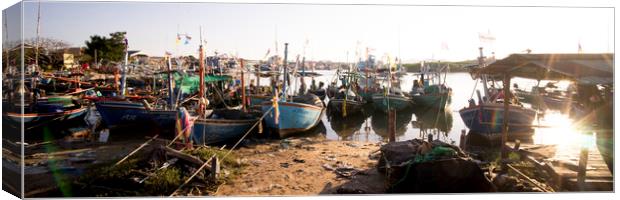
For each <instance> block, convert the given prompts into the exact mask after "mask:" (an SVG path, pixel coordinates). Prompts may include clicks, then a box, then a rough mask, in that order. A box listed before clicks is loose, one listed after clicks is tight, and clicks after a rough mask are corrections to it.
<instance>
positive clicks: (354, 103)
mask: <svg viewBox="0 0 620 200" xmlns="http://www.w3.org/2000/svg"><path fill="white" fill-rule="evenodd" d="M365 104H366V101H364V99H363V98H362V97H360V96H357V95H356V94H355V93H353V91H351V90H347V94H346V96H345V94H344V89H343V91H342V93H337V94H336V95H335V96H334V98H330V99H329V103H328V104H327V108H328V109H329V110H330V111H329V112H330V114H334V113H336V114H339V115H340V116H343V117H344V113H345V112H346V114H347V115H358V114H362V112H363V111H364V105H365Z"/></svg>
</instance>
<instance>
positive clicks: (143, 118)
mask: <svg viewBox="0 0 620 200" xmlns="http://www.w3.org/2000/svg"><path fill="white" fill-rule="evenodd" d="M95 106H96V108H97V111H98V112H99V114H100V115H101V119H102V120H103V122H104V123H105V125H107V126H108V127H110V128H120V127H129V126H132V127H139V126H144V125H157V126H159V127H160V128H162V130H173V129H172V128H173V127H174V122H175V120H176V113H177V111H176V110H164V109H152V110H149V109H148V108H147V106H145V105H144V104H143V103H138V102H129V101H99V102H96V103H95Z"/></svg>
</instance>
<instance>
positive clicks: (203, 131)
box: [191, 119, 258, 145]
mask: <svg viewBox="0 0 620 200" xmlns="http://www.w3.org/2000/svg"><path fill="white" fill-rule="evenodd" d="M257 121H258V119H247V120H242V119H241V120H234V119H198V120H196V121H195V122H194V126H193V128H192V136H191V137H192V140H193V141H194V144H199V145H209V144H217V143H223V142H227V141H233V140H238V139H240V138H241V137H242V136H243V134H245V133H246V132H247V131H248V130H250V128H252V126H253V125H254V124H255V123H256V122H257Z"/></svg>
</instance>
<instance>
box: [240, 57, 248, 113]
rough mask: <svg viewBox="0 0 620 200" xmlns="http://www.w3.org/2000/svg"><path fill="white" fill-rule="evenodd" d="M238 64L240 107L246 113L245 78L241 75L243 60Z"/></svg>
mask: <svg viewBox="0 0 620 200" xmlns="http://www.w3.org/2000/svg"><path fill="white" fill-rule="evenodd" d="M239 64H240V65H241V106H242V108H243V111H244V112H245V111H246V107H247V105H246V98H245V77H244V74H243V58H241V59H240V60H239Z"/></svg>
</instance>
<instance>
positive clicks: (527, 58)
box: [474, 53, 614, 84]
mask: <svg viewBox="0 0 620 200" xmlns="http://www.w3.org/2000/svg"><path fill="white" fill-rule="evenodd" d="M613 59H614V55H613V54H611V53H605V54H512V55H510V56H508V57H506V58H504V59H502V60H498V61H495V62H493V63H491V64H489V65H488V66H486V67H484V68H479V69H476V70H474V73H478V74H487V75H491V76H503V75H509V76H511V77H523V78H531V79H537V80H574V81H578V82H581V83H590V84H608V83H613Z"/></svg>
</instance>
